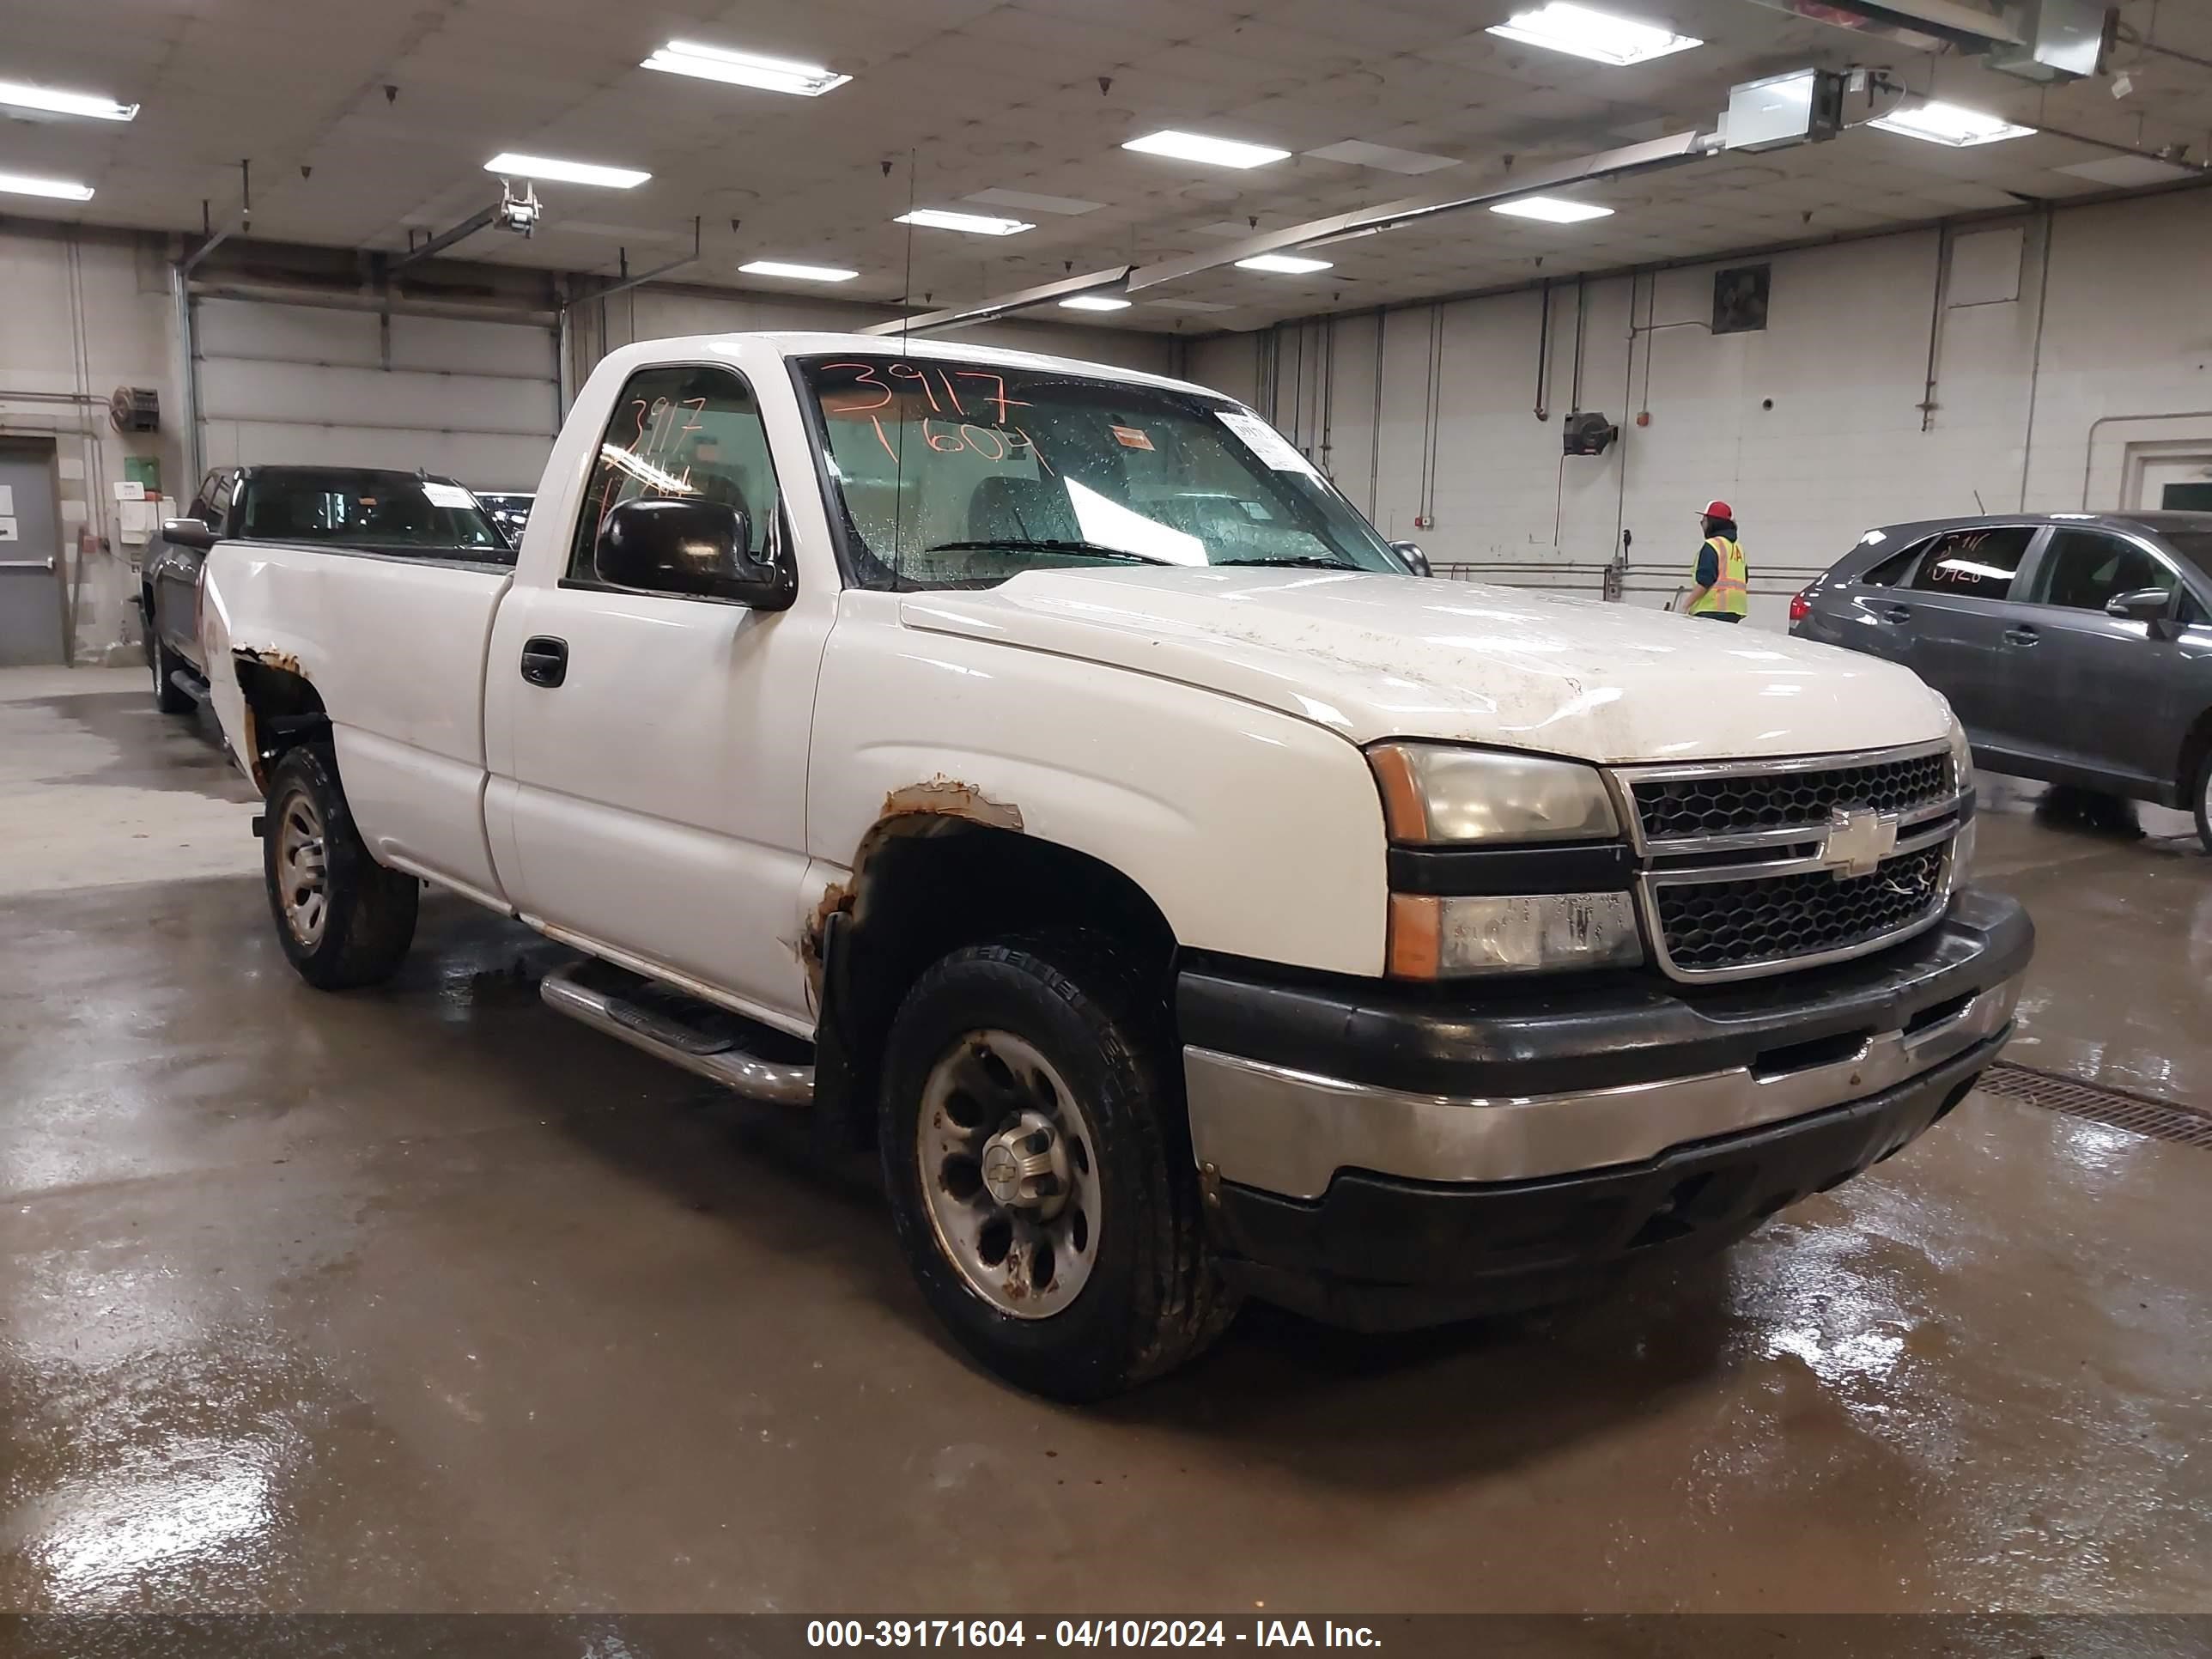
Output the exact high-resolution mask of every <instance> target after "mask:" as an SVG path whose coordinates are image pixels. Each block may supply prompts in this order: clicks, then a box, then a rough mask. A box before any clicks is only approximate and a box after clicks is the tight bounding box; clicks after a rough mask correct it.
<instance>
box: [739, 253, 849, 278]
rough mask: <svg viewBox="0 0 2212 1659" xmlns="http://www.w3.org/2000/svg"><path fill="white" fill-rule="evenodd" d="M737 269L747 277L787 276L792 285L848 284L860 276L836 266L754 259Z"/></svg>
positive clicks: (785, 260) (784, 260)
mask: <svg viewBox="0 0 2212 1659" xmlns="http://www.w3.org/2000/svg"><path fill="white" fill-rule="evenodd" d="M738 270H739V271H741V272H742V273H744V275H745V276H788V277H790V278H791V280H792V281H793V282H794V283H849V282H851V281H852V280H853V278H854V277H855V276H859V275H860V272H859V271H857V270H845V269H843V268H842V266H838V265H799V264H792V263H791V262H790V261H789V260H787V259H755V260H754V261H752V262H751V263H750V264H742V265H739V266H738Z"/></svg>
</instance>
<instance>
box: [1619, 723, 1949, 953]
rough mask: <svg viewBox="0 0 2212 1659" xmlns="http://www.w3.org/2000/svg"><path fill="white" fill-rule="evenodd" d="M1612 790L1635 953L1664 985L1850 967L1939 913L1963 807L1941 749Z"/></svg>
mask: <svg viewBox="0 0 2212 1659" xmlns="http://www.w3.org/2000/svg"><path fill="white" fill-rule="evenodd" d="M1618 784H1619V787H1620V793H1621V796H1622V798H1623V805H1627V806H1629V807H1631V808H1632V820H1631V822H1632V831H1633V835H1632V839H1633V841H1634V842H1635V844H1636V848H1637V852H1638V856H1639V862H1640V866H1641V867H1640V869H1639V871H1638V876H1637V893H1638V903H1639V905H1640V907H1641V908H1642V912H1643V921H1644V935H1645V939H1646V940H1647V942H1648V944H1649V945H1650V949H1651V954H1652V957H1653V958H1654V959H1655V960H1656V962H1657V963H1658V964H1659V966H1660V968H1661V969H1662V970H1663V971H1664V972H1666V973H1668V975H1672V976H1673V977H1674V978H1676V979H1680V980H1689V981H1699V980H1725V979H1734V978H1738V977H1742V976H1747V975H1759V974H1775V973H1783V972H1787V971H1789V970H1790V969H1798V968H1808V967H1813V966H1815V965H1818V964H1820V963H1830V962H1839V961H1844V960H1847V959H1849V958H1850V957H1857V956H1864V955H1865V954H1867V953H1868V952H1869V951H1878V950H1880V949H1881V948H1882V947H1883V946H1885V945H1891V944H1894V943H1896V942H1898V941H1900V940H1902V939H1907V938H1910V937H1911V935H1913V934H1914V933H1919V932H1922V931H1923V930H1924V929H1926V928H1928V927H1933V926H1934V925H1935V924H1936V922H1937V921H1940V920H1941V919H1942V915H1943V913H1944V911H1945V910H1946V908H1948V906H1949V904H1950V900H1951V892H1952V889H1953V887H1954V884H1955V881H1956V872H1955V867H1954V857H1953V842H1954V840H1955V838H1956V837H1957V836H1958V834H1959V831H1960V826H1961V824H1962V823H1963V822H1964V818H1963V817H1962V811H1963V809H1964V808H1965V807H1966V798H1965V797H1964V795H1963V794H1962V793H1961V792H1960V788H1959V780H1958V779H1957V777H1956V776H1955V775H1954V769H1953V764H1952V761H1951V754H1950V749H1949V745H1948V744H1942V743H1933V744H1927V743H1923V744H1914V745H1912V746H1911V747H1910V748H1905V749H1895V750H1872V751H1869V752H1864V753H1858V754H1846V755H1818V756H1812V757H1806V758H1802V759H1790V760H1778V761H1746V762H1740V763H1719V764H1704V765H1681V766H1639V767H1630V768H1626V769H1623V770H1622V772H1621V773H1620V777H1619V779H1618ZM1874 857H1879V858H1880V860H1881V862H1880V863H1878V864H1875V865H1873V866H1872V867H1871V869H1869V863H1868V862H1867V860H1871V859H1872V858H1874Z"/></svg>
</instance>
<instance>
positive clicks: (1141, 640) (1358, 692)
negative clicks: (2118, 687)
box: [900, 566, 1948, 763]
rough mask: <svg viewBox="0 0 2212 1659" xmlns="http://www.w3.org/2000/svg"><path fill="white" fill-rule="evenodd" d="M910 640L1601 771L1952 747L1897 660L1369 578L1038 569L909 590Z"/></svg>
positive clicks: (1519, 593)
mask: <svg viewBox="0 0 2212 1659" xmlns="http://www.w3.org/2000/svg"><path fill="white" fill-rule="evenodd" d="M900 610H901V616H902V620H903V621H904V623H906V625H907V626H908V627H909V628H915V629H923V630H926V631H929V632H934V633H945V634H959V635H967V636H969V637H970V638H975V639H984V640H993V641H1000V642H1002V643H1004V644H1006V645H1009V646H1015V647H1022V648H1024V649H1027V650H1031V651H1043V652H1048V653H1052V654H1054V655H1056V656H1061V657H1067V658H1073V659H1078V660H1081V661H1085V662H1095V663H1099V664H1104V665H1111V666H1114V667H1116V668H1124V669H1129V670H1133V671H1137V672H1139V673H1146V674H1152V675H1157V676H1158V677H1160V678H1165V679H1171V680H1176V681H1180V682H1182V684H1188V685H1194V686H1199V687H1202V688H1204V689H1206V690H1212V691H1219V692H1222V693H1225V694H1226V695H1228V696H1234V697H1241V698H1243V699H1244V700H1246V701H1248V702H1256V703H1262V704H1265V705H1267V707H1269V708H1279V709H1281V710H1283V711H1284V712H1285V713H1287V714H1296V715H1299V716H1301V717H1303V718H1304V719H1307V720H1314V721H1316V722H1318V723H1320V724H1322V725H1323V726H1329V727H1331V728H1333V729H1334V730H1335V731H1338V732H1342V733H1343V734H1344V735H1345V736H1346V738H1350V739H1351V740H1352V742H1354V743H1361V744H1364V743H1370V742H1372V741H1374V740H1376V738H1442V739H1447V740H1456V741H1459V742H1467V743H1481V744H1495V745H1497V746H1499V747H1503V748H1510V749H1521V750H1534V751H1537V752H1540V753H1544V754H1552V755H1564V756H1568V757H1572V758H1575V759H1579V760H1588V761H1595V762H1600V763H1619V762H1630V761H1673V760H1687V761H1695V760H1715V759H1737V758H1747V757H1767V756H1782V755H1808V754H1826V753H1833V752H1838V751H1841V750H1852V749H1872V748H1881V747H1884V746H1887V745H1889V744H1904V743H1913V742H1918V741H1922V740H1925V739H1933V738H1940V737H1942V735H1943V734H1944V732H1945V731H1946V729H1947V725H1948V715H1947V711H1946V708H1945V705H1944V703H1943V700H1942V698H1941V697H1939V696H1936V694H1935V693H1934V692H1933V691H1930V690H1929V689H1928V688H1927V687H1926V686H1925V685H1923V684H1921V682H1920V681H1919V679H1918V678H1916V677H1915V676H1914V675H1913V674H1911V672H1909V671H1906V670H1905V669H1903V668H1900V667H1898V666H1897V665H1894V664H1891V663H1886V662H1881V661H1879V660H1876V659H1873V658H1870V657H1863V656H1859V655H1857V654H1855V653H1850V652H1846V651H1840V650H1837V649H1835V648H1833V647H1828V646H1821V645H1813V644H1808V643H1807V642H1805V641H1799V640H1793V639H1790V638H1789V637H1787V636H1786V635H1778V634H1771V633H1768V632H1766V631H1765V630H1764V629H1752V628H1749V627H1736V628H1729V627H1727V626H1725V625H1723V624H1720V623H1710V622H1699V621H1696V620H1694V619H1692V618H1691V617H1676V616H1669V615H1668V614H1666V613H1664V612H1662V611H1643V610H1636V609H1632V608H1630V607H1628V606H1626V605H1605V604H1601V603H1599V602H1597V601H1595V600H1589V599H1559V598H1553V597H1551V596H1548V595H1542V594H1536V593H1531V592H1527V591H1525V590H1523V589H1519V588H1506V587H1491V586H1483V585H1480V584H1476V583H1472V582H1458V581H1441V580H1436V581H1422V580H1414V579H1413V578H1409V577H1405V576H1395V575H1384V574H1370V573H1367V572H1362V571H1346V572H1335V571H1323V570H1297V569H1246V570H1237V569H1231V568H1224V567H1221V566H1213V567H1209V568H1180V567H1179V568H1152V567H1150V566H1146V567H1143V568H1113V569H1081V570H1055V571H1029V572H1024V574H1021V575H1018V576H1016V577H1014V578H1013V579H1012V580H1009V581H1007V582H1005V583H1003V584H1001V585H1000V586H997V587H995V588H992V589H989V590H987V591H983V592H930V593H915V594H909V595H908V596H907V597H906V599H904V600H903V601H902V604H901V606H900Z"/></svg>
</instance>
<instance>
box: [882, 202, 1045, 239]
mask: <svg viewBox="0 0 2212 1659" xmlns="http://www.w3.org/2000/svg"><path fill="white" fill-rule="evenodd" d="M891 222H892V223H893V224H895V225H920V226H921V227H922V228H924V229H926V230H964V231H966V232H967V233H968V234H969V235H971V236H1015V235H1018V234H1020V233H1022V232H1023V231H1025V230H1035V229H1036V226H1035V225H1032V224H1025V223H1024V222H1022V221H1021V220H1019V219H994V218H993V217H992V216H990V215H989V214H987V213H955V212H953V211H952V210H951V209H949V208H916V209H915V210H914V211H913V212H911V213H902V214H900V215H899V216H898V217H897V218H896V219H894V220H892V221H891Z"/></svg>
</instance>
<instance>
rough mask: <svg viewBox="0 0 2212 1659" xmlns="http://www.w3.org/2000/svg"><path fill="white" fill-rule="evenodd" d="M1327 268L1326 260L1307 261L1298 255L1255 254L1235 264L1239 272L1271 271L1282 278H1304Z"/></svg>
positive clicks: (1301, 255) (1307, 259)
mask: <svg viewBox="0 0 2212 1659" xmlns="http://www.w3.org/2000/svg"><path fill="white" fill-rule="evenodd" d="M1328 268H1329V261H1328V260H1327V259H1309V258H1306V257H1305V256H1304V254H1299V253H1255V254H1254V255H1253V256H1252V257H1251V258H1249V259H1239V260H1238V261H1237V270H1272V271H1274V272H1276V273H1278V274H1279V275H1280V276H1305V275H1306V274H1307V273H1308V272H1310V271H1316V270H1328Z"/></svg>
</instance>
